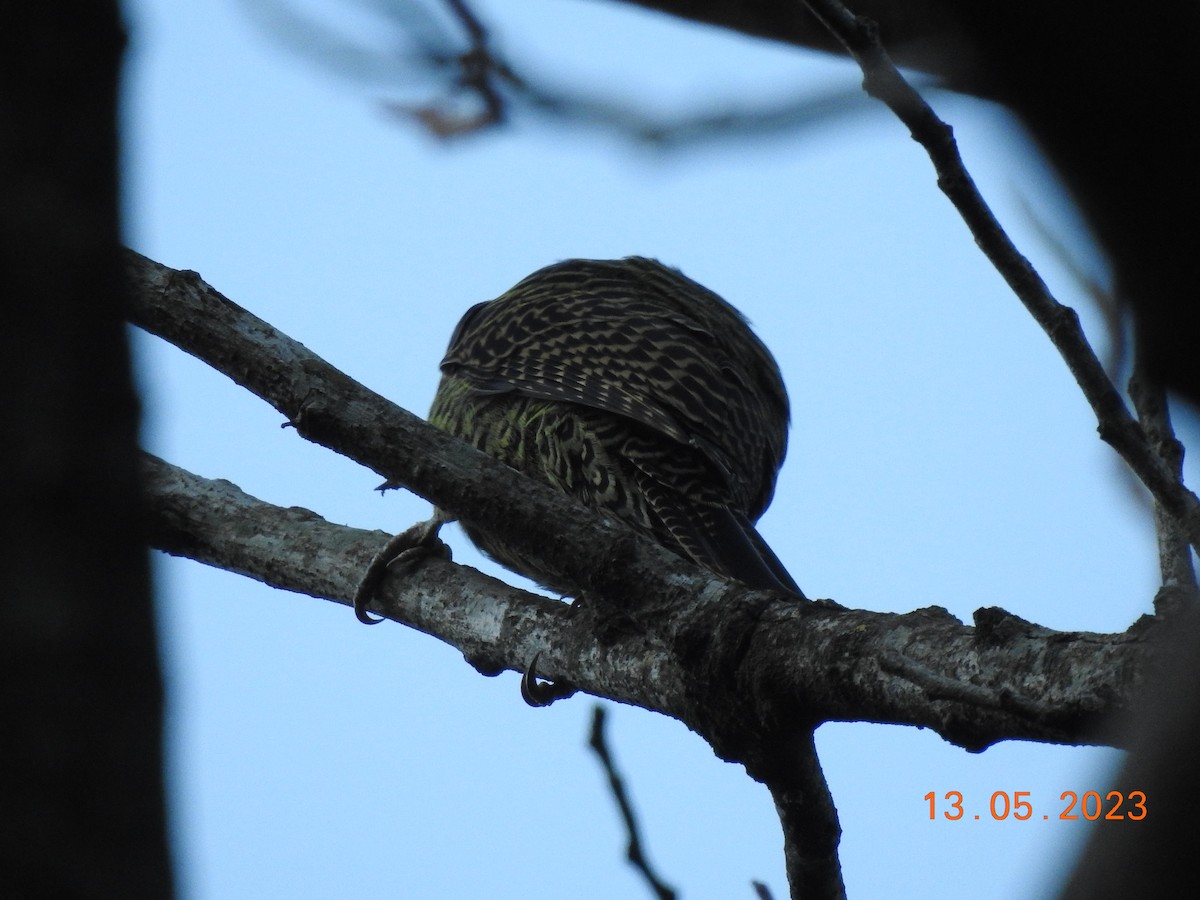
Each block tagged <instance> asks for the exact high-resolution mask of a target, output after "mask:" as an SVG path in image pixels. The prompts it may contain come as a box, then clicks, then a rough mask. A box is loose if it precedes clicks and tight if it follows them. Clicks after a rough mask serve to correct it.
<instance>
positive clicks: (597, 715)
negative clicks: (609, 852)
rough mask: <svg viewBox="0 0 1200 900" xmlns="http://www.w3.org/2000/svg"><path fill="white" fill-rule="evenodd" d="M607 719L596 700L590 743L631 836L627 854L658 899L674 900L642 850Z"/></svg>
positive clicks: (635, 819) (671, 891) (673, 892)
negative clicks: (606, 727)
mask: <svg viewBox="0 0 1200 900" xmlns="http://www.w3.org/2000/svg"><path fill="white" fill-rule="evenodd" d="M606 718H607V716H606V714H605V710H604V707H603V706H601V705H600V704H599V703H597V704H596V705H595V707H593V709H592V732H591V737H590V738H589V739H588V746H590V747H591V748H592V750H594V751H595V753H596V755H597V756H598V757H600V764H601V765H602V766H603V767H604V774H605V775H607V776H608V786H609V788H610V789H611V790H612V793H613V798H614V799H615V800H616V801H617V808H618V809H619V810H620V811H621V820H622V821H623V822H624V823H625V832H626V834H628V835H629V846H628V848H627V849H626V851H625V856H626V858H627V859H628V860H629V862H630V863H631V864H632V865H633V867H634V868H635V869H637V870H638V871H639V872H641V873H642V877H643V878H645V879H646V884H648V885H649V886H650V889H651V890H652V891H653V892H654V896H655V897H658V898H659V900H675V889H674V888H671V887H668V886H667V885H666V884H665V883H663V881H662V879H661V878H659V877H658V875H657V874H656V873H655V871H654V869H653V867H652V866H651V865H650V861H649V860H648V859H646V854H645V852H644V851H643V850H642V838H641V834H640V832H639V829H638V822H637V816H636V815H635V814H634V811H633V804H632V803H630V802H629V795H628V794H627V793H626V791H625V782H624V780H623V779H622V778H621V776H620V774H619V773H618V772H617V767H616V764H615V763H614V762H613V758H612V753H611V752H610V751H609V749H608V739H607V737H606V736H605V731H604V723H605V720H606Z"/></svg>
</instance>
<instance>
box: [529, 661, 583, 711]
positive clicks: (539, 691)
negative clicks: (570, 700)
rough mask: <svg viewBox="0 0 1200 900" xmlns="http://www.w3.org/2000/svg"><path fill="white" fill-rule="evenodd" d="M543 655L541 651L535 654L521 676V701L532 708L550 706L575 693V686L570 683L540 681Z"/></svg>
mask: <svg viewBox="0 0 1200 900" xmlns="http://www.w3.org/2000/svg"><path fill="white" fill-rule="evenodd" d="M541 655H542V654H541V651H538V652H537V653H535V654H533V659H531V660H530V661H529V668H528V669H526V670H525V674H524V675H522V676H521V699H522V700H524V701H525V702H526V703H528V704H529V705H530V706H549V705H550V704H551V703H553V702H554V701H555V700H564V699H566V698H567V697H570V696H571V695H572V694H574V693H575V685H573V684H571V682H569V681H542V682H539V681H538V674H537V661H538V657H539V656H541Z"/></svg>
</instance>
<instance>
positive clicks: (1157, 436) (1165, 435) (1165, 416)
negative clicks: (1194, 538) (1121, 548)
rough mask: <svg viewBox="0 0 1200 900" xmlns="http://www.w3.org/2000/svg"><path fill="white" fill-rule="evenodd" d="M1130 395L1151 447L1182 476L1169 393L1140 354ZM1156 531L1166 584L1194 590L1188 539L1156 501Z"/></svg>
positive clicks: (1181, 464)
mask: <svg viewBox="0 0 1200 900" xmlns="http://www.w3.org/2000/svg"><path fill="white" fill-rule="evenodd" d="M1129 396H1130V398H1131V399H1132V400H1133V406H1134V409H1136V410H1137V414H1138V421H1139V422H1140V423H1141V426H1142V430H1143V431H1145V433H1146V439H1147V440H1148V441H1149V442H1150V445H1151V446H1152V447H1153V448H1154V450H1155V452H1157V453H1158V455H1159V456H1160V457H1161V458H1162V460H1163V462H1165V463H1166V464H1167V465H1168V466H1169V467H1170V468H1171V471H1173V472H1175V473H1176V474H1177V475H1182V473H1183V444H1181V443H1180V442H1179V440H1178V439H1177V438H1176V437H1175V432H1174V429H1173V428H1172V427H1171V410H1170V407H1169V406H1168V404H1167V393H1166V391H1165V390H1163V387H1162V385H1161V384H1157V383H1155V382H1154V381H1153V380H1151V378H1150V376H1149V375H1148V373H1147V372H1146V366H1145V359H1144V358H1143V356H1142V354H1141V353H1140V352H1139V353H1138V354H1137V357H1136V359H1135V360H1134V367H1133V375H1132V376H1131V377H1130V379H1129ZM1154 531H1155V535H1156V536H1157V538H1158V566H1159V570H1160V572H1161V573H1162V583H1163V585H1164V586H1165V587H1182V588H1189V589H1195V587H1196V571H1195V569H1194V568H1193V566H1192V551H1191V548H1190V547H1189V546H1188V541H1187V536H1186V535H1185V534H1184V533H1183V530H1182V529H1181V528H1180V526H1179V522H1178V521H1177V520H1176V519H1175V518H1174V516H1171V515H1169V514H1168V513H1167V512H1166V511H1165V510H1164V509H1163V508H1162V504H1161V503H1159V502H1158V501H1157V500H1155V502H1154Z"/></svg>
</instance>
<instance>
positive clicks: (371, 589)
mask: <svg viewBox="0 0 1200 900" xmlns="http://www.w3.org/2000/svg"><path fill="white" fill-rule="evenodd" d="M447 521H448V520H447V519H445V518H443V517H442V516H441V515H440V514H439V513H437V512H435V513H434V515H433V518H431V519H429V520H427V521H425V522H418V523H417V524H416V525H413V526H412V527H411V528H409V529H407V530H405V531H402V532H400V533H399V534H398V535H396V536H395V537H393V538H392V539H391V540H390V541H388V542H387V543H386V544H385V545H384V546H383V549H381V550H380V551H379V552H378V553H376V554H375V558H374V559H372V560H371V564H370V565H369V566H367V571H366V572H365V573H364V574H363V577H362V580H361V581H360V582H359V583H358V590H356V591H355V592H354V615H355V616H357V617H358V621H360V622H362V623H363V624H364V625H378V624H379V623H380V622H382V621H383V619H376V618H374V617H373V616H372V615H371V614H370V613H369V612H367V606H369V605H370V603H371V600H372V599H374V597H375V592H376V590H378V589H379V585H380V584H381V583H382V582H383V579H384V577H385V576H387V575H388V574H389V572H391V571H394V570H397V569H399V570H401V571H403V572H412V571H413V570H414V569H415V568H416V567H417V566H418V565H420V564H421V563H422V562H423V561H425V560H426V559H428V558H430V557H439V558H441V559H450V548H449V547H447V546H446V545H445V544H444V543H443V542H442V541H441V540H440V539H439V538H438V532H439V531H440V530H441V527H442V526H443V525H444V524H446V522H447Z"/></svg>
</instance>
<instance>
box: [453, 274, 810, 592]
mask: <svg viewBox="0 0 1200 900" xmlns="http://www.w3.org/2000/svg"><path fill="white" fill-rule="evenodd" d="M441 368H442V380H441V383H440V385H439V386H438V391H437V395H436V396H435V398H434V401H433V408H432V410H431V411H430V415H429V419H430V421H431V422H432V423H433V424H434V425H437V426H438V427H440V428H443V429H444V430H446V431H449V432H450V433H452V434H455V435H458V436H459V437H462V438H464V439H465V440H467V441H469V442H470V443H472V444H474V445H475V446H476V447H478V448H479V449H480V450H483V451H484V452H486V453H488V454H489V455H491V456H494V457H496V458H498V459H500V460H502V461H503V462H505V463H507V464H508V465H510V466H512V467H513V468H515V469H519V470H520V471H522V472H524V473H525V474H527V475H530V476H531V477H533V478H536V479H537V480H539V481H542V482H545V483H546V484H549V485H550V486H552V487H554V488H556V489H557V490H560V491H562V492H563V493H565V494H568V495H570V496H572V497H575V498H576V499H577V500H579V501H581V502H582V503H583V504H584V505H586V506H588V507H590V508H592V509H596V510H599V511H603V512H607V513H610V514H613V515H616V516H617V517H618V518H620V519H622V520H624V521H625V522H627V523H628V524H630V525H632V526H633V527H634V528H636V529H637V530H638V531H640V532H642V533H643V534H646V535H648V536H650V537H652V538H654V539H655V540H656V541H658V542H659V543H660V544H662V545H663V546H665V547H667V548H669V549H671V550H673V551H674V552H676V553H678V554H680V555H681V556H684V557H685V558H688V559H691V560H693V561H695V562H696V563H698V564H700V565H702V566H704V567H705V568H707V569H709V570H710V571H712V572H715V573H717V574H719V575H724V576H727V577H732V578H736V579H738V580H740V581H743V582H745V583H746V584H749V585H751V586H753V587H762V588H777V589H783V590H787V591H791V592H793V593H795V594H798V595H799V594H800V589H799V588H798V587H796V584H795V582H794V581H793V580H792V579H791V577H790V576H789V575H788V573H787V571H786V570H785V569H784V567H783V565H782V564H781V563H780V562H779V560H778V559H777V558H776V557H775V555H774V554H773V553H772V552H771V550H770V548H769V547H768V546H767V545H766V543H765V542H764V541H763V540H762V538H761V537H760V536H759V535H758V533H757V532H756V531H755V529H754V524H753V523H754V522H756V521H757V520H758V518H759V516H760V515H762V513H763V511H764V510H765V509H766V508H767V504H768V503H770V501H771V495H772V494H773V492H774V489H775V477H776V474H777V472H778V470H779V466H780V465H781V464H782V462H783V458H784V454H785V453H786V450H787V426H788V400H787V394H786V392H785V390H784V386H783V380H782V378H781V377H780V374H779V368H778V366H777V365H776V364H775V360H774V359H773V358H772V357H771V354H770V352H769V351H768V350H767V348H766V347H765V346H763V344H762V342H761V341H759V340H758V338H757V337H755V335H754V334H753V332H752V331H751V330H750V327H749V325H748V324H747V323H746V320H745V319H744V318H743V317H742V315H741V314H740V313H739V312H738V311H737V310H736V309H734V308H733V307H732V306H731V305H729V304H728V303H726V302H725V301H724V300H722V299H721V298H720V297H718V296H717V295H716V294H714V293H713V292H712V291H710V290H708V289H707V288H705V287H703V286H702V285H700V284H697V283H696V282H694V281H692V280H691V279H690V278H687V277H686V276H684V275H683V274H682V273H680V272H678V271H676V270H675V269H670V268H668V267H666V266H664V265H662V264H661V263H658V262H656V261H655V260H651V259H643V258H640V257H630V258H628V259H623V260H584V259H573V260H567V261H566V262H561V263H557V264H555V265H552V266H547V267H546V268H544V269H541V270H539V271H537V272H534V273H533V274H532V275H530V276H529V277H527V278H525V279H524V280H523V281H521V282H520V283H519V284H517V285H516V286H515V287H513V288H512V289H511V290H509V291H507V292H506V293H504V294H502V295H501V296H499V297H497V298H496V299H495V300H490V301H487V302H484V303H480V304H477V305H476V306H474V307H472V308H471V309H470V310H468V311H467V313H466V315H464V316H463V318H462V321H460V322H459V324H458V327H457V329H455V332H454V335H453V337H452V338H451V339H450V346H449V349H448V350H447V351H446V356H445V358H444V359H443V360H442V366H441ZM467 531H468V534H469V535H470V536H471V539H472V540H473V541H474V542H475V543H476V544H477V545H478V546H479V547H480V548H482V549H483V550H484V551H485V552H487V553H488V554H489V555H491V556H493V557H495V558H496V559H497V560H499V561H500V562H501V563H504V564H505V565H507V566H509V567H511V568H513V569H515V570H517V571H519V572H522V573H523V574H525V575H528V576H529V577H531V578H533V579H534V580H536V581H538V582H540V583H542V584H544V585H546V586H547V587H550V588H552V589H555V590H558V591H560V592H562V593H564V594H571V595H575V594H576V593H577V590H576V588H575V586H574V585H572V584H570V583H569V582H568V581H567V579H566V578H565V577H564V576H563V575H562V574H561V573H559V572H557V571H549V570H547V567H545V566H544V565H540V564H537V563H535V562H534V561H533V560H531V559H528V558H526V557H525V555H524V554H522V553H520V552H519V551H517V550H515V549H514V548H512V547H510V546H508V545H507V544H506V543H505V541H504V536H503V535H490V534H482V533H479V532H478V531H477V530H474V529H471V528H470V527H468V528H467ZM801 596H802V595H801Z"/></svg>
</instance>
